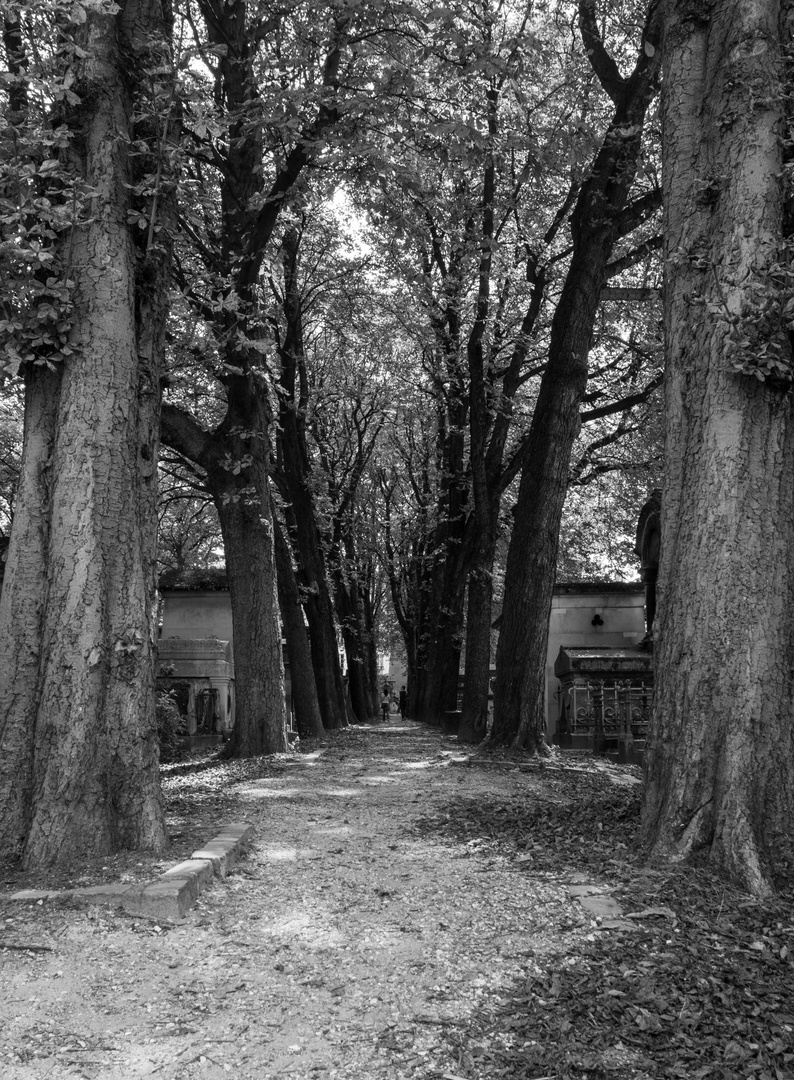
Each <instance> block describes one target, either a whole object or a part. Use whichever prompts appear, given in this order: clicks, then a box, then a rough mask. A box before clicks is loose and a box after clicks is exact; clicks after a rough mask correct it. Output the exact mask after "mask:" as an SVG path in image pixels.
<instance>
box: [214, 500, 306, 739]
mask: <svg viewBox="0 0 794 1080" xmlns="http://www.w3.org/2000/svg"><path fill="white" fill-rule="evenodd" d="M241 486H244V487H245V486H247V485H245V484H243V485H241ZM227 491H228V488H227ZM215 506H216V508H217V511H218V517H219V519H220V523H221V532H222V534H223V544H224V550H225V552H226V572H227V575H228V579H229V598H230V601H231V607H232V627H233V635H234V676H235V723H234V727H233V728H232V735H231V741H230V753H231V754H232V756H234V757H254V756H255V755H257V754H273V753H282V752H284V751H285V750H287V749H288V743H287V724H286V710H285V702H284V689H283V688H284V664H283V657H282V654H281V636H280V635H279V634H277V633H274V632H273V630H274V627H276V626H278V601H277V596H276V577H275V566H274V554H273V533H272V528H271V526H272V523H271V522H270V521H269V520H268V519H267V518H266V519H265V520H263V519H262V515H261V513H260V503H259V500H258V499H254V500H252V501H251V500H250V496H247V495H246V494H242V495H241V497H240V498H239V499H238V500H236V501H232V500H224V499H220V500H218V501H216V503H215ZM254 582H256V583H257V586H256V587H254V584H253V583H254Z"/></svg>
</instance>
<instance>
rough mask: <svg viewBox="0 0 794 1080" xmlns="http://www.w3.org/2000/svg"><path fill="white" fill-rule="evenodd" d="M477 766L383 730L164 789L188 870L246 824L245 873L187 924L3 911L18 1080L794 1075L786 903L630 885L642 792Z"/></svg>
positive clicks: (596, 770)
mask: <svg viewBox="0 0 794 1080" xmlns="http://www.w3.org/2000/svg"><path fill="white" fill-rule="evenodd" d="M465 761H466V758H465V757H464V756H463V755H461V754H460V752H459V749H458V747H457V745H456V743H455V741H454V740H451V739H444V738H443V737H442V736H441V735H439V733H438V732H437V731H435V730H433V729H430V728H427V727H425V726H424V725H420V724H417V723H414V722H412V721H402V720H400V718H399V717H397V716H396V715H392V716H391V717H390V719H389V722H388V723H386V724H378V725H375V726H371V727H363V728H358V729H348V730H347V731H344V732H341V733H337V734H332V735H330V736H328V737H326V738H325V739H324V740H322V741H318V742H314V743H310V744H308V745H306V746H304V748H303V750H302V752H301V753H298V754H292V755H283V756H276V757H270V758H260V759H257V760H250V759H249V760H247V761H232V762H230V761H228V760H227V761H223V760H221V759H218V758H207V759H204V760H197V759H194V760H193V761H191V762H188V763H184V764H175V765H173V766H167V767H166V768H165V770H164V772H165V783H164V786H165V791H166V802H167V820H168V823H169V827H170V828H171V829H172V830H174V831H178V832H180V837H179V839H178V840H177V841H176V844H177V845H183V846H184V850H185V851H186V852H189V851H190V850H192V847H191V845H192V846H193V847H195V846H196V844H197V843H200V841H201V840H202V839H206V838H207V837H208V836H210V835H212V834H213V832H214V831H216V830H217V827H218V825H219V824H220V823H221V821H222V820H230V819H232V818H234V819H241V818H244V819H246V820H248V821H251V822H252V823H254V824H255V828H256V834H255V839H254V842H253V847H252V849H251V850H250V852H249V854H248V857H247V858H246V859H245V860H244V861H243V862H242V863H240V864H238V866H237V867H236V868H235V870H234V872H233V873H232V875H231V876H229V877H228V878H226V879H225V880H223V881H218V882H216V883H215V885H214V886H213V887H212V888H211V889H209V890H208V891H206V892H205V893H203V894H202V897H201V899H200V901H199V903H198V905H197V906H196V907H195V908H194V909H193V910H192V911H191V912H189V913H188V915H187V917H186V918H185V919H184V920H183V921H180V922H179V923H178V924H169V923H166V922H163V923H155V922H154V921H153V920H149V921H145V920H141V919H140V918H137V917H135V918H132V917H129V916H125V915H123V914H122V913H120V912H112V911H110V910H109V909H105V908H79V907H76V906H74V905H69V904H66V903H64V904H60V905H58V904H56V903H54V902H53V901H47V902H45V903H44V904H37V903H35V902H33V903H30V904H26V905H25V906H23V905H21V904H20V903H19V902H15V903H13V904H12V903H10V902H8V901H3V900H2V899H0V915H2V918H3V919H4V920H5V921H4V923H3V924H2V925H3V926H4V929H3V930H2V931H0V961H1V962H2V965H3V979H2V981H0V1013H2V1015H3V1018H4V1022H3V1026H2V1030H1V1031H0V1060H2V1061H3V1063H4V1072H3V1075H4V1077H5V1078H7V1080H40V1078H43V1077H44V1076H47V1077H50V1078H52V1077H61V1076H65V1075H67V1073H68V1075H80V1076H83V1077H88V1078H91V1080H93V1078H97V1080H100V1078H101V1080H130V1078H132V1077H143V1076H146V1077H157V1078H158V1080H159V1078H165V1080H176V1078H180V1080H181V1078H190V1077H199V1076H200V1077H202V1078H219V1077H224V1076H227V1075H233V1076H235V1077H238V1078H240V1080H245V1078H247V1077H252V1078H256V1080H262V1078H263V1077H276V1076H278V1077H294V1078H296V1080H311V1078H314V1077H319V1076H322V1077H324V1078H329V1080H330V1078H333V1077H338V1078H340V1080H341V1078H343V1077H344V1078H345V1080H387V1078H388V1080H400V1078H409V1077H411V1078H415V1080H427V1078H436V1080H442V1078H446V1080H451V1078H462V1080H475V1078H476V1080H496V1078H497V1077H498V1078H499V1080H503V1078H505V1077H523V1078H526V1077H533V1078H539V1077H544V1076H547V1077H555V1078H556V1077H560V1078H562V1077H570V1078H574V1077H576V1078H577V1080H579V1078H586V1077H593V1078H594V1077H597V1076H598V1077H604V1076H610V1077H612V1076H614V1077H616V1078H617V1077H619V1078H626V1080H628V1078H629V1077H634V1078H637V1080H639V1078H648V1077H654V1078H658V1077H670V1078H672V1077H681V1076H684V1075H686V1076H710V1077H717V1076H719V1077H720V1078H721V1080H726V1078H736V1080H738V1077H739V1076H742V1077H743V1076H747V1075H751V1074H752V1075H756V1074H758V1075H761V1076H765V1075H768V1076H777V1077H778V1078H780V1077H782V1076H783V1075H791V1073H790V1071H789V1072H785V1071H784V1072H781V1071H778V1072H775V1071H774V1067H775V1063H776V1062H779V1063H780V1064H781V1065H782V1064H783V1062H784V1054H785V1048H786V1047H788V1049H790V1040H789V1041H788V1043H786V1042H784V1039H785V1030H784V1024H785V1013H786V1004H785V1003H786V1000H787V995H788V994H789V991H788V984H787V982H786V980H787V979H788V978H789V974H790V962H789V961H788V960H787V958H786V945H785V941H786V930H788V932H789V937H790V928H791V922H792V919H791V910H790V908H791V905H790V903H789V906H788V909H787V910H784V908H783V907H782V906H781V903H780V902H776V905H777V906H776V905H775V904H770V905H769V906H767V907H764V905H760V904H759V905H758V906H757V908H756V907H755V906H754V905H747V903H746V897H743V896H741V895H740V894H738V893H732V892H731V891H730V890H729V889H726V888H725V887H724V886H723V885H721V886H720V887H719V888H718V889H713V888H712V889H711V891H709V886H710V883H711V879H710V878H709V877H707V876H706V875H702V874H701V875H698V874H697V873H693V872H691V871H686V870H678V871H672V872H670V871H667V870H665V871H658V870H653V869H652V868H647V867H646V868H643V867H641V866H639V865H638V864H637V863H636V862H635V861H634V851H635V845H634V843H633V838H634V836H635V834H636V829H637V825H638V808H639V795H638V791H639V784H638V776H637V770H636V769H635V768H634V767H631V766H627V767H620V766H611V765H607V764H605V763H604V762H599V761H597V760H595V759H593V758H592V757H585V756H583V755H573V756H571V755H568V756H562V755H559V756H557V757H555V758H553V759H551V760H550V761H549V762H548V764H545V765H544V764H541V763H539V762H538V761H537V759H535V760H533V761H530V760H527V761H526V762H525V763H524V764H523V765H519V763H517V762H515V761H507V760H503V761H501V762H498V761H494V760H493V759H492V760H491V761H489V762H488V763H486V764H485V765H483V764H482V763H474V764H472V765H471V766H470V767H461V763H462V762H465ZM456 764H457V765H458V767H456ZM179 854H181V850H178V849H177V848H175V850H174V852H173V853H172V857H173V858H176V857H178V855H179ZM151 858H153V857H151ZM135 859H140V856H136V857H134V858H133V859H131V860H129V861H127V862H126V863H125V862H124V861H123V860H115V861H111V862H110V863H108V862H102V861H98V862H96V863H93V864H92V863H89V864H85V863H80V864H79V870H76V871H75V872H81V871H82V872H83V873H82V877H81V880H82V882H83V883H88V882H92V881H95V880H98V879H100V878H101V877H103V876H107V875H108V874H111V875H115V876H116V878H118V877H119V876H122V877H123V876H126V877H132V876H143V877H144V878H146V877H147V876H151V875H152V874H153V873H154V872H155V866H154V864H153V862H152V861H151V860H150V861H146V862H144V863H140V862H138V863H137V864H136V862H135ZM22 880H23V878H22V876H20V878H19V879H18V880H17V881H15V882H13V883H11V882H6V883H5V890H7V891H10V890H11V889H12V888H14V889H16V888H19V885H20V883H21V882H22ZM25 880H26V881H27V882H30V880H31V878H30V876H28V878H27V879H25ZM34 880H35V879H34ZM47 880H48V883H49V884H53V883H60V884H66V880H65V879H61V880H60V881H58V879H57V878H56V877H55V872H52V876H50V877H49V878H48V879H47ZM704 881H705V882H706V883H708V884H707V886H705V887H704V884H703V883H704ZM588 887H589V888H591V889H592V890H594V891H597V892H598V893H599V896H597V897H596V898H595V899H596V901H597V902H596V903H595V904H592V903H591V906H590V908H588V907H586V906H585V901H586V900H587V899H588V898H587V897H585V898H584V899H581V900H580V899H578V898H577V894H578V895H579V896H581V894H583V893H587V892H588V891H589V890H588ZM704 889H705V891H704ZM589 899H590V900H591V901H592V899H593V898H589ZM621 909H622V912H623V913H622V914H621ZM748 909H749V910H748ZM615 916H617V917H615ZM742 919H743V920H744V922H743V923H742V922H741V920H742ZM748 920H750V921H749V922H748ZM25 943H27V944H28V945H29V946H31V945H32V946H34V947H35V948H37V949H38V950H39V951H33V950H32V949H31V950H28V951H25V950H24V949H22V948H20V946H21V945H24V944H25ZM6 944H12V945H15V946H16V947H15V948H13V949H12V950H10V951H2V948H1V947H2V946H3V945H6ZM47 950H49V951H47ZM706 976H707V977H706ZM731 995H734V996H735V997H736V1000H737V1002H738V1001H741V1006H742V1007H741V1008H738V1007H737V1009H732V1008H730V1007H726V1004H725V1001H726V1000H727V1001H728V1002H730V1001H731V1000H732V997H731ZM788 1000H789V1005H790V998H789V999H788ZM745 1006H746V1008H745ZM789 1011H790V1010H789ZM790 1019H791V1017H790V1016H789V1020H790ZM788 1030H789V1032H790V1030H791V1028H790V1027H789V1029H788ZM730 1046H733V1047H734V1049H733V1050H730V1049H729V1050H728V1051H727V1055H728V1056H727V1057H726V1047H730ZM780 1047H783V1049H781V1048H780ZM752 1048H754V1049H752ZM770 1048H771V1049H770ZM734 1059H737V1060H739V1061H740V1062H743V1063H744V1065H745V1066H750V1065H758V1066H759V1071H758V1072H756V1071H753V1072H752V1073H751V1072H742V1071H740V1072H736V1071H734V1069H733V1067H732V1063H733V1062H734ZM767 1067H768V1069H769V1071H767V1072H764V1071H763V1070H764V1068H767ZM681 1069H684V1070H686V1071H684V1072H682V1071H681ZM703 1069H705V1070H706V1071H701V1070H703Z"/></svg>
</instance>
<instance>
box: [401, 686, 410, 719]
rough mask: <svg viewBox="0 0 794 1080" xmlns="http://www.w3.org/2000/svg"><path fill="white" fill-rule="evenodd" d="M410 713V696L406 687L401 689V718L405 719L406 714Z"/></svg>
mask: <svg viewBox="0 0 794 1080" xmlns="http://www.w3.org/2000/svg"><path fill="white" fill-rule="evenodd" d="M407 712H408V694H407V692H406V689H405V687H404V686H402V687H400V716H401V717H402V719H403V720H404V719H405V714H406V713H407Z"/></svg>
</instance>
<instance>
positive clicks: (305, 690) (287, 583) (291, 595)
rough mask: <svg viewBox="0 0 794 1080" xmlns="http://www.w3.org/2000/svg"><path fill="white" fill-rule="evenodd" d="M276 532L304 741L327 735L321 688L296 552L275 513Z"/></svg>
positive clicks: (280, 590)
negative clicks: (297, 574)
mask: <svg viewBox="0 0 794 1080" xmlns="http://www.w3.org/2000/svg"><path fill="white" fill-rule="evenodd" d="M273 529H274V532H275V552H276V569H277V573H278V596H279V607H280V608H281V619H282V622H283V624H284V636H285V637H286V639H287V653H288V654H289V662H290V670H291V672H292V703H293V705H294V708H295V723H296V724H297V726H298V734H299V735H300V736H301V738H304V739H313V738H318V737H319V736H320V735H322V734H323V732H324V730H325V729H324V728H323V721H322V716H321V715H320V704H319V702H318V700H317V686H316V684H315V682H314V678H313V677H310V674H309V673H310V672H311V671H312V655H311V649H310V648H309V637H308V634H307V633H306V626H305V625H304V622H303V607H302V606H301V601H300V592H299V590H298V583H297V581H296V580H295V571H294V569H293V566H292V551H291V549H290V546H289V541H288V540H287V537H286V535H285V533H284V526H283V525H282V523H281V522H280V521H279V519H278V516H277V514H276V512H275V510H274V511H273Z"/></svg>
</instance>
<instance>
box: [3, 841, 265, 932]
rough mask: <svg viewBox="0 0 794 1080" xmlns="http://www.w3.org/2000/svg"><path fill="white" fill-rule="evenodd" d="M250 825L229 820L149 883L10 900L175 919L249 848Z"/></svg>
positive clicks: (32, 893)
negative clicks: (69, 902)
mask: <svg viewBox="0 0 794 1080" xmlns="http://www.w3.org/2000/svg"><path fill="white" fill-rule="evenodd" d="M253 835H254V827H253V825H248V824H247V823H246V822H232V823H231V824H229V825H223V826H221V831H220V832H219V833H217V835H215V836H213V837H212V839H211V840H208V841H207V843H206V844H205V845H204V847H202V848H200V849H199V850H198V851H194V852H193V854H192V856H191V857H190V858H189V859H185V861H184V862H181V863H177V864H176V866H172V867H171V868H170V869H169V870H166V872H165V873H164V874H163V875H162V876H161V877H159V878H158V879H157V881H153V882H150V883H149V884H148V885H126V884H121V883H120V882H113V883H110V884H106V885H93V886H91V887H90V888H87V889H68V890H65V891H53V890H52V889H22V890H21V891H20V892H16V893H13V894H12V895H11V897H10V899H11V900H28V901H31V900H32V901H44V900H54V899H56V898H61V899H63V898H65V897H75V898H77V897H79V898H80V899H81V900H84V901H85V902H86V903H89V904H109V903H116V904H119V903H120V905H121V907H122V908H123V909H124V910H125V911H127V912H129V913H130V914H131V915H144V916H146V917H148V918H153V919H178V918H181V917H182V916H183V915H184V914H185V912H186V911H187V910H188V909H189V908H191V907H192V906H193V904H195V902H196V900H198V898H199V895H200V894H201V893H202V892H203V891H204V889H205V888H206V887H207V886H208V885H210V884H211V882H212V879H213V877H215V876H216V875H217V876H218V877H225V876H226V874H227V873H228V871H229V870H230V869H231V868H232V867H233V866H234V865H235V864H236V863H237V862H238V861H239V860H240V858H241V857H242V856H243V854H244V853H245V851H246V850H247V849H248V847H250V844H251V840H252V838H253Z"/></svg>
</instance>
